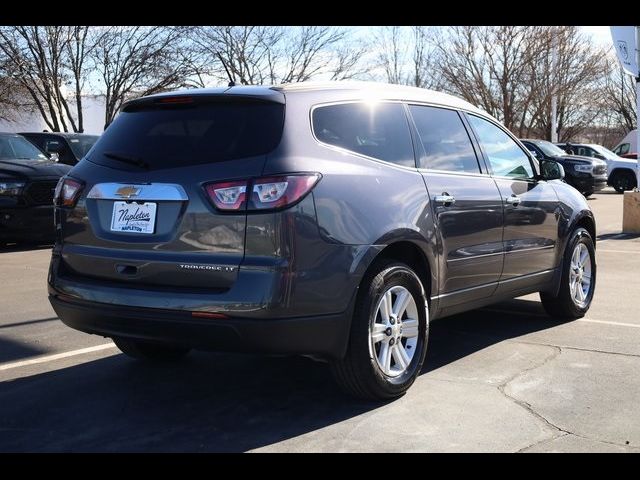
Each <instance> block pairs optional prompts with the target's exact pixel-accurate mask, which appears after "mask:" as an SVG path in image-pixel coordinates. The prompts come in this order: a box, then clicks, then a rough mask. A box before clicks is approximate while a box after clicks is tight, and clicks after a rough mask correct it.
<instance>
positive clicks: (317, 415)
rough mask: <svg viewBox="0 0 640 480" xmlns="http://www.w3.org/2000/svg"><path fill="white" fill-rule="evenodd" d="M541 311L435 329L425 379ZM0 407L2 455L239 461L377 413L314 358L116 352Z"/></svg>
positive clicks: (3, 398)
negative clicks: (170, 358)
mask: <svg viewBox="0 0 640 480" xmlns="http://www.w3.org/2000/svg"><path fill="white" fill-rule="evenodd" d="M540 312H541V310H540V308H539V304H538V303H537V302H529V301H524V300H515V301H511V302H506V303H502V304H499V305H498V306H497V307H494V308H492V309H483V310H477V311H473V312H469V313H465V314H462V315H456V316H455V317H450V318H447V319H442V320H440V321H436V322H433V324H432V326H431V331H430V342H429V343H430V346H429V351H428V357H427V361H426V367H425V369H424V370H423V374H425V375H429V372H430V371H432V370H435V369H437V368H441V367H444V366H446V365H448V364H450V363H452V362H455V361H456V360H458V359H460V358H463V357H465V356H467V355H470V354H472V353H474V352H477V351H479V350H481V349H484V348H486V347H487V346H490V345H492V344H495V343H498V342H501V341H503V340H505V339H508V338H514V337H518V336H520V335H524V334H527V333H531V332H534V331H538V330H544V329H547V328H551V327H553V326H554V325H557V322H553V321H551V320H549V319H548V318H546V317H544V315H543V314H541V313H540ZM23 374H24V373H23ZM418 381H420V379H418ZM0 402H1V404H2V411H3V414H2V415H1V416H0V451H5V452H7V451H13V452H15V451H107V452H109V451H162V452H170V451H216V452H241V451H247V450H251V449H255V448H259V447H262V446H266V445H271V444H274V443H277V442H280V441H283V440H287V439H291V438H294V437H297V436H299V435H303V434H305V433H307V432H311V431H314V430H318V429H321V428H323V427H327V426H330V425H332V424H335V423H338V422H341V421H343V420H346V419H349V418H352V417H355V416H358V415H361V414H363V413H365V412H368V411H371V410H375V409H377V408H381V407H383V406H384V405H385V404H384V403H382V402H363V401H356V400H353V399H351V398H350V397H347V396H346V395H344V394H343V393H341V391H340V390H339V389H338V387H337V386H336V385H335V383H334V382H333V379H332V377H331V374H330V371H329V369H328V368H327V365H326V364H323V363H319V362H314V361H312V360H310V359H306V358H301V357H262V356H255V355H239V354H222V353H206V352H194V353H192V354H191V355H189V356H188V357H187V358H185V359H184V360H183V361H181V362H179V363H174V364H156V365H150V364H145V363H143V362H136V361H133V360H130V359H128V358H126V357H125V356H124V355H121V354H118V355H112V356H108V357H106V358H101V359H97V360H93V361H86V362H85V363H82V364H77V365H73V366H69V367H66V368H62V369H59V370H55V371H50V372H46V373H36V374H33V375H31V376H25V377H23V378H18V379H13V380H12V381H5V382H3V383H1V384H0Z"/></svg>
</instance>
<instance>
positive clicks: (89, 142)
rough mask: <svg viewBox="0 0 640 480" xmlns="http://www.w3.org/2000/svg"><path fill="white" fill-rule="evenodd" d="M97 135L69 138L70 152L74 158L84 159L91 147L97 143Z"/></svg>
mask: <svg viewBox="0 0 640 480" xmlns="http://www.w3.org/2000/svg"><path fill="white" fill-rule="evenodd" d="M98 138H100V137H98V136H97V135H83V136H82V137H80V136H78V137H69V138H68V140H69V145H70V146H71V150H73V154H74V155H75V156H76V158H78V159H80V158H82V157H84V156H85V155H86V154H87V153H88V152H89V150H91V147H93V145H94V144H95V143H96V142H97V141H98Z"/></svg>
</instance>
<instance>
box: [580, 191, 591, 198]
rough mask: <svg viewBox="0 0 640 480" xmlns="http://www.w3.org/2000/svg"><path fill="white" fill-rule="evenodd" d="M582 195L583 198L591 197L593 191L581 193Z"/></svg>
mask: <svg viewBox="0 0 640 480" xmlns="http://www.w3.org/2000/svg"><path fill="white" fill-rule="evenodd" d="M582 195H584V198H589V197H590V196H591V195H593V190H589V191H588V192H583V193H582Z"/></svg>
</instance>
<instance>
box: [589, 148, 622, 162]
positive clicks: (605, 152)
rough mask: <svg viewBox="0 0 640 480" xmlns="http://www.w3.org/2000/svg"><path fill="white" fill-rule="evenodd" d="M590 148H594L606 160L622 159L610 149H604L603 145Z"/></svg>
mask: <svg viewBox="0 0 640 480" xmlns="http://www.w3.org/2000/svg"><path fill="white" fill-rule="evenodd" d="M589 146H590V147H591V148H593V149H594V150H595V151H596V152H598V153H599V154H600V155H602V156H603V157H604V158H608V159H609V160H619V159H620V157H618V155H616V154H615V153H613V152H612V151H611V150H609V149H608V148H605V147H603V146H602V145H589Z"/></svg>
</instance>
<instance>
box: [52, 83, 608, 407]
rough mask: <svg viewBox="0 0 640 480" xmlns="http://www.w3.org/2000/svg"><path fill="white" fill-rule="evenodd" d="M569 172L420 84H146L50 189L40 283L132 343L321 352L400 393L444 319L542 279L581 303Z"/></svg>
mask: <svg viewBox="0 0 640 480" xmlns="http://www.w3.org/2000/svg"><path fill="white" fill-rule="evenodd" d="M562 176H563V172H562V167H561V166H560V165H559V164H557V163H556V162H549V161H545V160H542V161H540V162H538V161H537V160H535V159H534V158H533V157H532V156H531V154H530V153H529V152H528V151H527V149H526V148H525V147H524V146H523V145H522V144H521V143H520V142H519V141H518V140H517V139H516V138H515V137H514V136H513V135H512V134H511V133H510V132H509V131H507V130H506V129H505V128H504V127H502V126H501V125H500V124H499V123H498V122H497V121H496V120H495V119H493V118H492V117H490V116H489V115H487V114H486V113H484V112H483V111H481V110H479V109H477V108H475V107H474V106H472V105H471V104H469V103H467V102H465V101H462V100H460V99H458V98H455V97H452V96H450V95H446V94H441V93H437V92H432V91H429V90H423V89H417V88H409V87H399V86H390V85H379V84H364V85H363V84H359V83H356V84H349V83H347V84H341V83H336V84H330V85H326V84H325V85H314V84H310V85H309V84H305V83H302V84H299V85H284V86H279V87H271V88H269V87H248V86H238V87H231V88H217V89H203V90H189V91H185V92H174V93H167V94H159V95H153V96H148V97H143V98H140V99H136V100H132V101H130V102H129V103H127V104H126V105H125V106H124V107H123V109H122V111H121V112H120V114H119V115H118V117H117V118H116V120H115V121H114V122H113V123H112V124H111V125H110V126H109V128H108V129H107V130H106V131H105V133H104V134H103V135H102V136H101V138H100V140H98V143H97V144H96V145H95V146H94V148H93V149H92V150H91V152H90V153H89V155H87V157H85V160H83V161H82V162H80V163H79V164H78V165H76V166H75V167H74V168H73V170H72V171H71V172H70V173H69V175H68V176H67V177H66V179H65V180H64V182H63V184H62V188H60V189H59V190H58V192H59V194H58V196H57V197H56V204H57V208H56V224H57V226H58V230H57V232H58V234H59V236H58V239H57V242H56V245H55V247H54V250H53V255H52V260H51V267H50V275H49V294H50V297H49V298H50V300H51V303H52V305H53V307H54V309H55V311H56V312H57V314H58V315H59V316H60V318H61V319H62V321H64V322H65V323H66V324H67V325H69V326H71V327H73V328H76V329H79V330H82V331H85V332H88V333H93V334H98V335H103V336H107V337H112V338H113V339H114V341H115V343H116V345H117V346H118V347H119V348H120V349H121V350H122V351H123V352H125V353H126V354H128V355H130V356H132V357H136V358H142V359H148V360H149V359H154V360H166V359H176V358H178V357H180V356H182V355H184V354H186V353H187V352H188V351H189V349H192V348H196V349H218V350H243V351H261V352H275V353H294V354H302V355H309V356H312V357H319V358H323V359H327V360H329V361H330V363H331V366H332V369H333V371H334V373H335V376H336V379H337V380H338V382H339V383H340V384H341V385H342V386H343V387H344V388H345V389H346V390H347V391H348V392H351V393H352V394H354V395H357V396H360V397H365V398H378V399H380V398H393V397H397V396H399V395H401V394H402V393H403V392H404V391H405V390H406V389H407V388H409V386H410V385H411V384H412V383H413V381H414V380H415V379H416V377H417V376H418V375H419V373H420V371H421V368H422V364H423V361H424V359H425V354H426V349H427V338H428V332H429V322H430V321H431V320H433V319H436V318H440V317H446V316H448V315H452V314H455V313H458V312H462V311H466V310H470V309H474V308H478V307H480V306H483V305H487V304H491V303H494V302H497V301H500V300H503V299H506V298H511V297H515V296H519V295H524V294H528V293H532V292H541V294H540V295H541V299H542V303H543V305H544V307H545V308H546V309H547V311H548V312H549V313H550V314H551V315H553V316H554V317H557V318H577V317H581V316H583V315H584V314H585V312H586V311H587V310H588V309H589V306H590V304H591V299H592V298H593V292H594V288H595V280H596V263H595V251H594V243H593V241H594V240H593V239H595V235H596V230H595V228H596V227H595V220H594V216H593V214H592V212H591V210H590V209H589V206H588V204H587V202H586V200H585V198H584V197H583V196H582V195H580V193H579V192H577V191H576V190H575V189H574V188H572V187H570V186H569V185H567V184H565V183H563V182H561V181H559V179H561V178H562ZM239 381H241V379H239Z"/></svg>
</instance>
